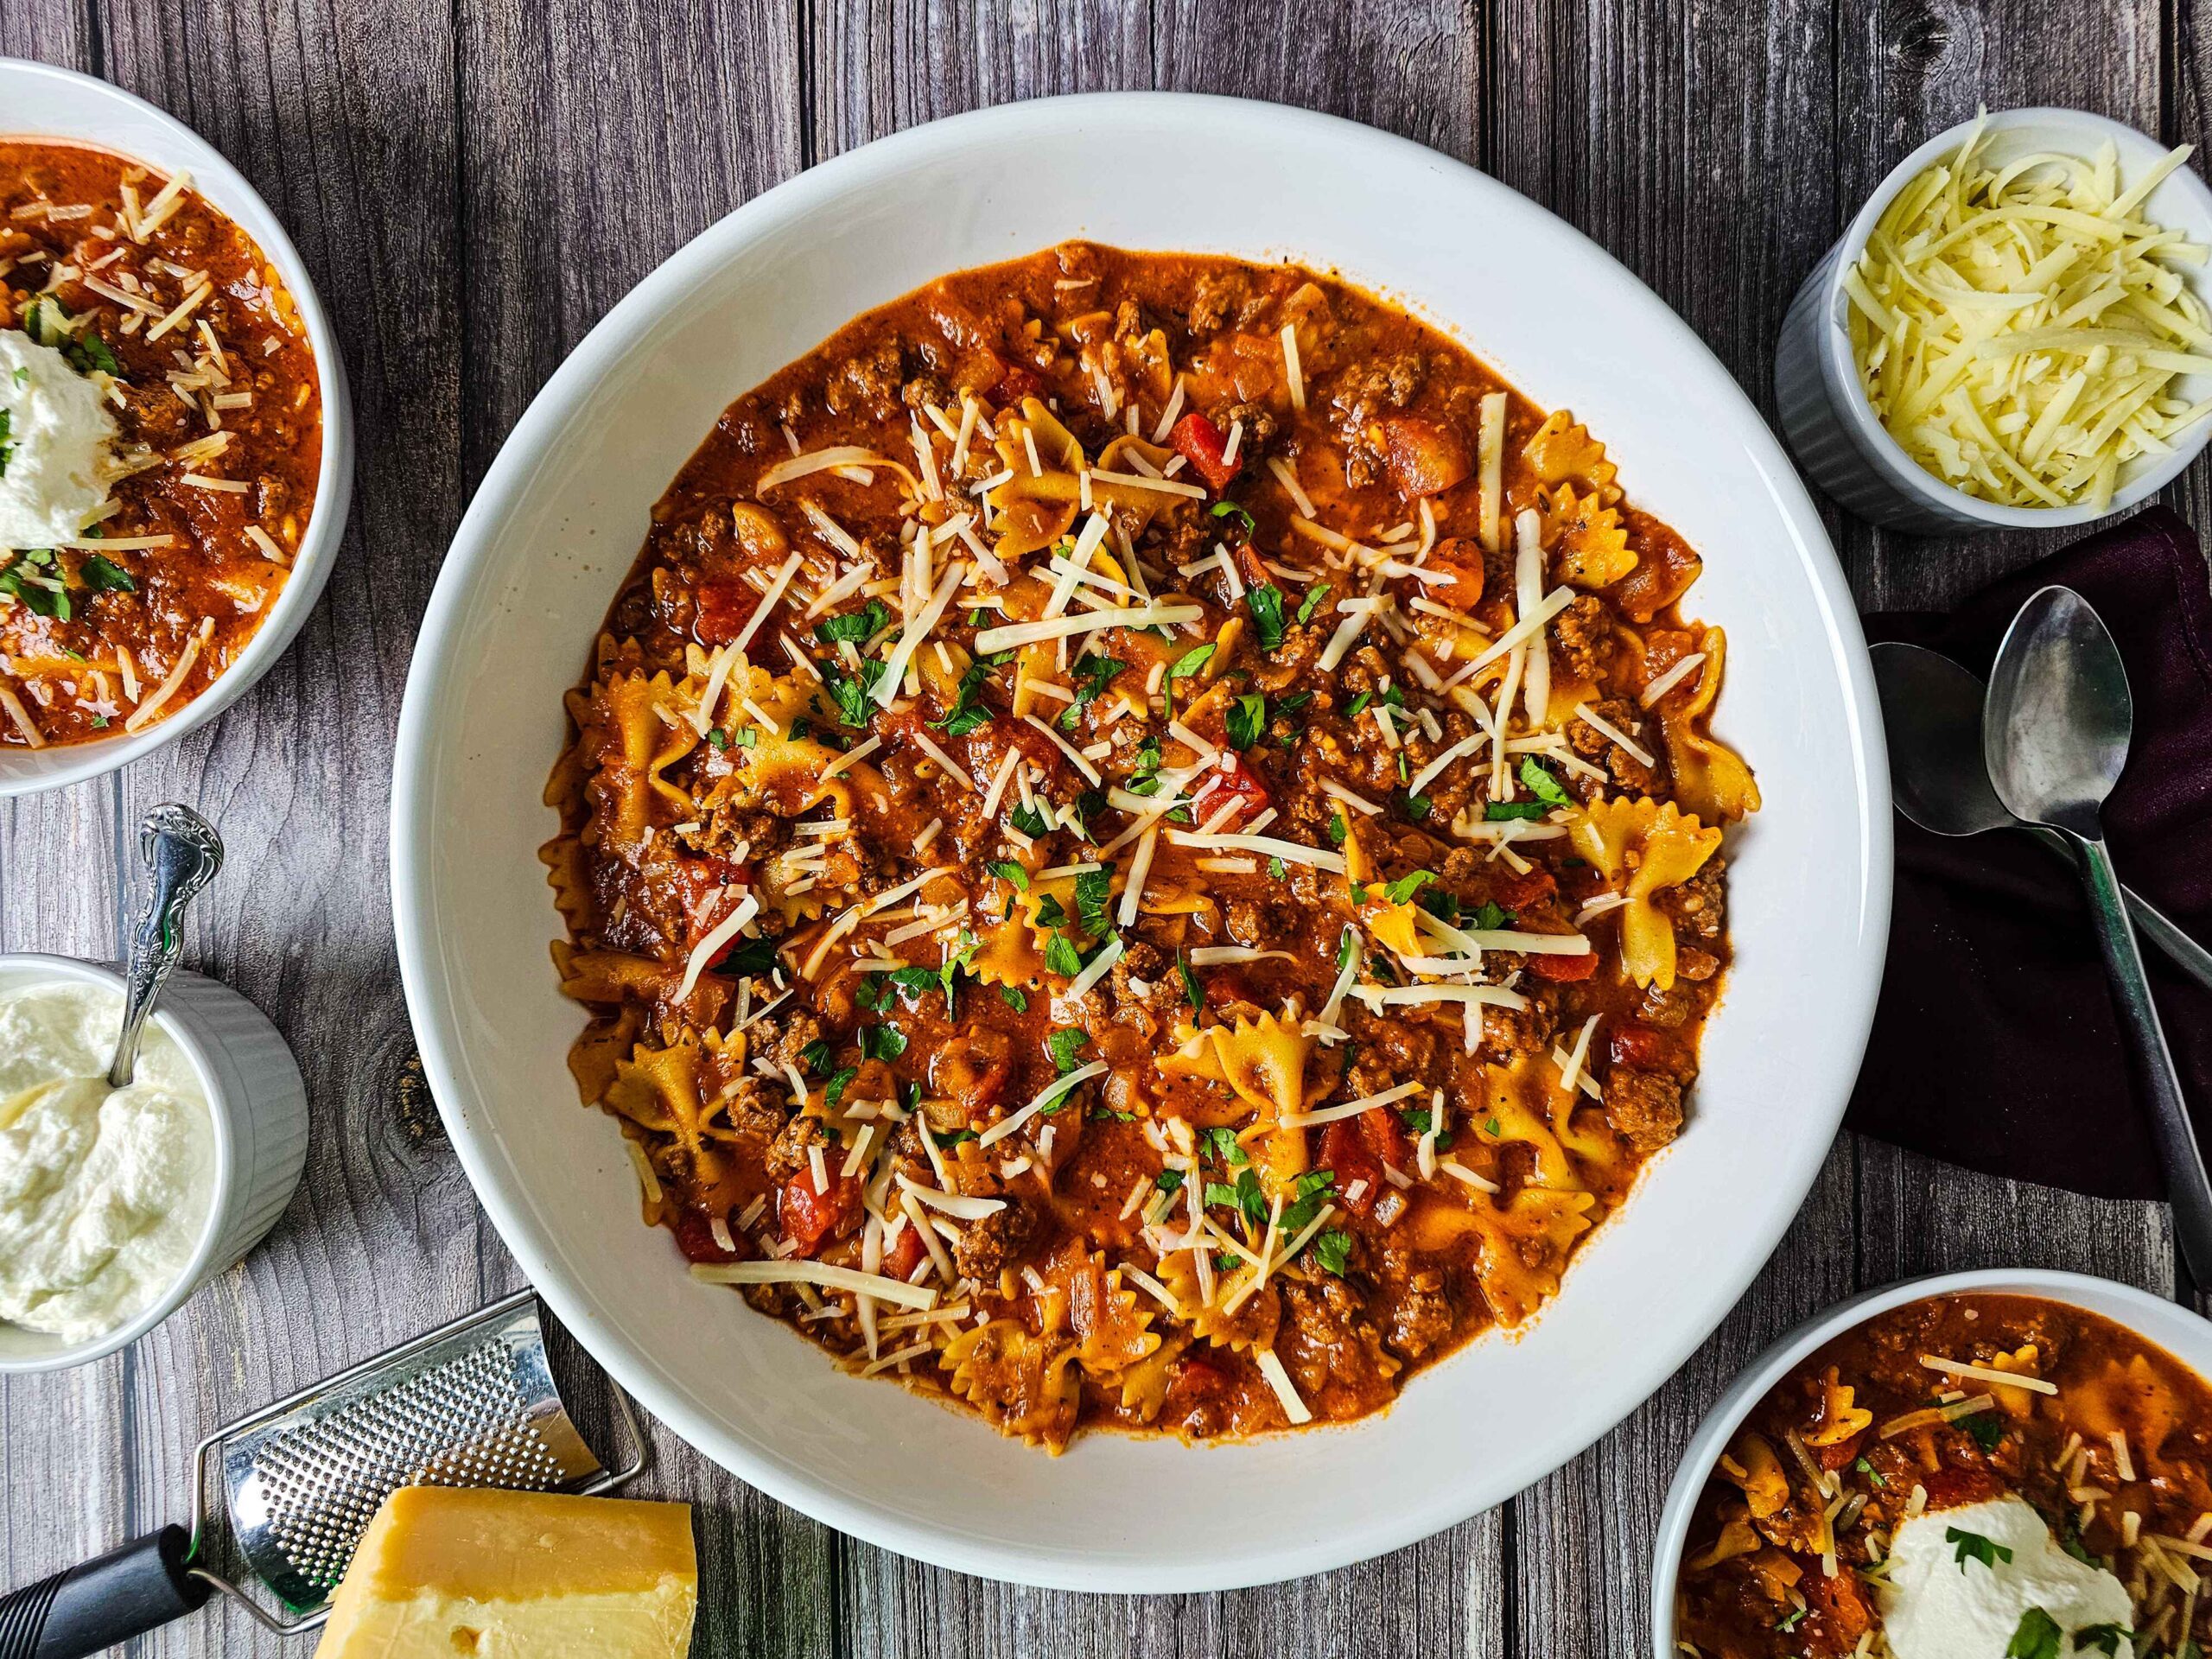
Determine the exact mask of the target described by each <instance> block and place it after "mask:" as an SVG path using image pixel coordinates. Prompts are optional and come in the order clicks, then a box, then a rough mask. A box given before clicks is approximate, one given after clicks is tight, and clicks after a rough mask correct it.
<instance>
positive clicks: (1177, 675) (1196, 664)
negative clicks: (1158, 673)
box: [1167, 640, 1215, 680]
mask: <svg viewBox="0 0 2212 1659" xmlns="http://www.w3.org/2000/svg"><path fill="white" fill-rule="evenodd" d="M1214 649H1215V647H1214V645H1213V642H1212V641H1211V640H1208V641H1207V642H1206V643H1205V645H1192V647H1191V648H1190V649H1189V650H1188V651H1186V652H1184V653H1183V654H1182V655H1181V656H1180V657H1178V658H1176V659H1175V660H1174V661H1173V663H1171V664H1168V667H1167V677H1168V678H1169V679H1170V680H1187V679H1189V678H1190V677H1191V676H1192V675H1193V674H1196V673H1197V672H1198V671H1199V670H1200V669H1202V668H1204V667H1205V665H1206V664H1207V663H1209V662H1211V660H1212V658H1213V653H1214Z"/></svg>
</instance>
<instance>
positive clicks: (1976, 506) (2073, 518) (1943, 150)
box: [1820, 105, 2212, 530]
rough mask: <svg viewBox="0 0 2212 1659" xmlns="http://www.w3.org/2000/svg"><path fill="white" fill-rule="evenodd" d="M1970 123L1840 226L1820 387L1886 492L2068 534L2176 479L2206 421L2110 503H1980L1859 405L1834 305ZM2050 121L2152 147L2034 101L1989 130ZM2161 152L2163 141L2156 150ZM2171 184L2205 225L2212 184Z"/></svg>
mask: <svg viewBox="0 0 2212 1659" xmlns="http://www.w3.org/2000/svg"><path fill="white" fill-rule="evenodd" d="M2036 125H2048V126H2064V127H2075V128H2078V129H2080V130H2082V131H2083V132H2084V133H2085V134H2087V135H2088V136H2090V137H2093V138H2096V139H2103V138H2110V139H2111V140H2112V141H2113V143H2114V144H2116V145H2118V146H2119V147H2120V149H2122V150H2123V151H2124V150H2125V149H2126V148H2127V147H2128V146H2129V145H2130V144H2146V143H2147V144H2157V143H2158V140H2156V139H2155V138H2153V137H2151V135H2150V134H2148V133H2146V132H2143V131H2141V130H2139V129H2137V128H2134V127H2131V126H2129V125H2128V124H2126V122H2124V121H2114V120H2113V119H2112V118H2110V117H2109V116H2102V115H2093V114H2091V113H2090V112H2089V111H2087V110H2069V109H2067V108H2065V107H2063V105H2033V106H2031V107H2030V108H2026V109H2018V110H1997V111H1992V112H1991V114H1990V116H1989V119H1988V123H1987V130H1989V131H1991V132H2003V131H2006V130H2010V129H2012V128H2013V127H2024V126H2036ZM1973 128H1974V122H1972V121H1961V122H1960V123H1959V124H1958V125H1956V126H1955V127H1951V128H1949V129H1948V130H1945V131H1942V132H1939V133H1937V134H1936V136H1935V137H1933V138H1930V139H1929V141H1928V142H1927V143H1924V144H1923V145H1921V146H1920V148H1919V149H1916V150H1914V151H1913V152H1912V154H1910V156H1906V157H1905V158H1904V160H1903V161H1902V162H1898V163H1897V165H1896V166H1895V167H1893V168H1891V169H1890V172H1889V175H1888V176H1887V177H1885V179H1883V181H1882V182H1881V184H1880V186H1879V187H1878V188H1877V189H1876V190H1875V192H1874V194H1872V196H1869V197H1868V198H1867V199H1866V206H1865V207H1861V208H1860V209H1859V213H1858V216H1857V217H1856V218H1854V219H1853V220H1852V221H1851V224H1850V225H1849V226H1848V227H1847V229H1846V230H1845V231H1844V233H1843V236H1842V238H1841V239H1840V240H1839V241H1838V242H1837V244H1836V247H1835V253H1836V258H1835V266H1834V270H1830V271H1829V272H1828V275H1827V281H1826V282H1824V283H1822V284H1821V310H1820V327H1821V378H1822V380H1823V381H1824V382H1825V383H1826V384H1827V391H1828V400H1829V402H1830V403H1831V404H1834V405H1835V406H1836V407H1837V408H1838V409H1839V410H1841V411H1842V412H1843V415H1844V418H1845V421H1846V423H1847V428H1848V430H1849V432H1850V435H1851V436H1852V438H1853V441H1854V442H1857V443H1858V445H1859V448H1860V449H1861V450H1862V451H1863V452H1865V453H1866V454H1867V455H1868V456H1869V458H1870V459H1872V461H1875V462H1876V464H1877V466H1878V468H1879V469H1880V470H1881V471H1882V472H1883V473H1884V474H1885V475H1886V478H1887V481H1888V482H1889V483H1890V485H1891V487H1892V488H1894V489H1897V490H1898V491H1900V492H1902V493H1905V494H1907V495H1909V496H1911V497H1912V498H1914V499H1916V500H1918V501H1919V502H1920V503H1922V504H1923V505H1927V506H1929V507H1932V508H1934V509H1935V510H1936V512H1940V513H1944V514H1951V515H1964V516H1965V517H1967V518H1972V519H1974V520H1975V521H1976V522H1977V523H1980V524H1988V525H1992V526H2005V527H2010V528H2015V529H2022V530H2066V529H2070V528H2073V527H2075V526H2076V525H2081V524H2098V523H2101V522H2102V521H2103V520H2105V519H2107V518H2114V517H2116V516H2118V515H2119V514H2120V513H2123V512H2126V511H2127V510H2128V509H2129V508H2131V507H2134V506H2138V505H2140V504H2141V503H2143V502H2144V501H2145V500H2148V499H2150V498H2151V497H2152V496H2153V495H2155V494H2157V493H2158V492H2159V491H2160V490H2162V489H2164V487H2165V486H2167V485H2168V484H2171V482H2173V480H2175V479H2176V478H2177V477H2178V476H2179V475H2180V474H2181V473H2182V471H2183V469H2184V468H2185V467H2188V465H2189V464H2190V462H2191V461H2195V460H2196V457H2197V455H2198V454H2200V453H2201V452H2202V449H2203V448H2204V446H2205V443H2206V442H2208V441H2212V420H2207V421H2202V422H2200V423H2198V425H2197V429H2196V435H2194V436H2193V437H2191V438H2190V440H2189V442H2187V443H2185V444H2183V446H2182V447H2181V448H2178V449H2177V450H2175V451H2174V453H2173V454H2171V455H2169V456H2167V457H2166V458H2165V459H2164V461H2160V462H2159V463H2158V465H2157V466H2156V467H2150V468H2148V469H2147V470H2145V471H2143V472H2140V473H2138V474H2136V475H2135V476H2134V477H2133V478H2132V479H2130V480H2127V481H2126V483H2125V484H2124V485H2122V486H2120V488H2118V489H2115V490H2114V491H2113V497H2112V499H2111V500H2110V501H2108V502H2107V503H2106V504H2105V505H2103V506H2101V507H2092V506H2088V505H2078V506H2071V507H2008V506H2005V505H2001V504H2000V503H1998V502H1993V501H1984V500H1982V499H1980V497H1979V496H1972V495H1968V494H1967V493H1965V492H1964V491H1962V490H1958V489H1955V488H1953V487H1952V486H1950V485H1948V484H1946V483H1944V482H1943V481H1942V480H1941V479H1939V478H1937V477H1936V475H1935V474H1933V473H1930V472H1929V470H1928V469H1927V468H1926V467H1923V466H1922V465H1921V464H1920V463H1919V462H1918V461H1915V460H1914V459H1913V458H1912V457H1911V456H1910V455H1909V454H1906V453H1905V448H1904V445H1903V444H1901V443H1899V442H1897V440H1896V439H1895V438H1894V437H1892V436H1891V435H1890V430H1889V429H1888V428H1887V427H1885V426H1884V425H1883V424H1882V423H1881V422H1880V421H1878V420H1877V419H1876V418H1875V416H1874V410H1873V405H1872V404H1870V403H1869V402H1868V401H1867V398H1866V388H1865V387H1863V386H1862V385H1859V365H1858V362H1857V360H1856V358H1855V356H1854V355H1853V352H1852V349H1851V331H1850V329H1848V328H1847V327H1845V326H1844V325H1843V324H1842V322H1841V321H1839V318H1840V315H1841V314H1840V311H1839V310H1838V305H1839V302H1841V303H1845V304H1847V303H1849V302H1848V300H1847V299H1846V298H1845V296H1844V291H1843V277H1844V272H1845V271H1846V270H1848V269H1849V268H1850V267H1851V266H1852V265H1853V264H1855V263H1856V262H1857V260H1858V258H1859V255H1860V254H1861V253H1862V252H1864V251H1865V250H1866V242H1867V238H1869V237H1871V236H1872V234H1873V231H1874V226H1875V225H1876V223H1877V222H1878V221H1879V219H1881V217H1882V215H1883V214H1884V213H1887V212H1888V211H1889V207H1890V204H1891V202H1892V201H1894V200H1897V196H1898V194H1900V193H1901V192H1902V191H1903V190H1904V188H1905V186H1906V185H1908V184H1910V182H1912V181H1913V180H1915V179H1916V178H1918V177H1919V176H1920V175H1921V174H1922V173H1923V172H1924V171H1925V170H1926V169H1927V168H1929V165H1930V164H1931V163H1933V162H1936V161H1937V160H1939V159H1940V158H1941V157H1942V156H1945V155H1946V154H1948V152H1950V151H1952V150H1954V149H1957V148H1959V146H1960V145H1961V144H1962V143H1965V142H1966V136H1967V133H1968V132H1970V131H1971V130H1973ZM2161 148H2162V149H2163V146H2161ZM2176 181H2179V183H2180V185H2181V188H2183V189H2184V190H2187V191H2190V192H2191V193H2192V194H2194V195H2195V196H2196V198H2197V205H2198V208H2199V210H2200V211H2201V212H2202V214H2203V216H2204V219H2205V221H2206V223H2207V224H2208V225H2212V186H2208V185H2207V184H2206V183H2205V181H2204V180H2203V178H2202V175H2199V174H2198V173H2197V172H2196V169H2195V168H2190V167H2187V166H2183V167H2179V168H2176V169H2175V170H2174V171H2173V172H2172V173H2171V174H2169V175H2167V178H2166V182H2168V183H2172V182H2176Z"/></svg>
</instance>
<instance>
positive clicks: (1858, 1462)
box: [1851, 1458, 1890, 1486]
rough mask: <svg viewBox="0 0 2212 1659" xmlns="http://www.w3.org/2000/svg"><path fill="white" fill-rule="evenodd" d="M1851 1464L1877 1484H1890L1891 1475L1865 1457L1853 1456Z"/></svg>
mask: <svg viewBox="0 0 2212 1659" xmlns="http://www.w3.org/2000/svg"><path fill="white" fill-rule="evenodd" d="M1851 1466H1852V1467H1853V1469H1856V1470H1857V1471H1859V1473H1860V1474H1862V1475H1864V1476H1866V1478H1867V1479H1868V1480H1870V1481H1872V1482H1873V1484H1875V1485H1877V1486H1886V1485H1888V1484H1890V1480H1889V1477H1888V1476H1886V1475H1885V1474H1883V1473H1882V1472H1881V1471H1879V1470H1878V1469H1876V1468H1875V1467H1874V1465H1872V1464H1871V1463H1869V1462H1867V1461H1866V1459H1864V1458H1853V1459H1852V1460H1851Z"/></svg>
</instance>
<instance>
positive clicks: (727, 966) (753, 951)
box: [715, 939, 776, 975]
mask: <svg viewBox="0 0 2212 1659" xmlns="http://www.w3.org/2000/svg"><path fill="white" fill-rule="evenodd" d="M775 966H776V947H775V945H774V944H773V943H772V942H771V941H769V940H767V939H746V940H743V941H741V943H740V944H738V946H737V948H736V949H735V950H732V951H731V952H730V953H729V954H728V956H726V957H723V958H722V959H721V963H720V964H719V965H718V966H717V967H716V968H715V972H716V973H718V974H738V975H745V974H767V973H772V972H773V971H774V970H775Z"/></svg>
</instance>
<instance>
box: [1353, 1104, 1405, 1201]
mask: <svg viewBox="0 0 2212 1659" xmlns="http://www.w3.org/2000/svg"><path fill="white" fill-rule="evenodd" d="M1352 1121H1353V1122H1356V1123H1357V1124H1358V1125H1359V1132H1360V1134H1361V1135H1362V1136H1363V1137H1364V1139H1365V1140H1366V1141H1367V1149H1368V1150H1369V1151H1370V1152H1371V1153H1373V1154H1375V1156H1376V1158H1377V1159H1379V1160H1381V1161H1382V1162H1383V1163H1386V1164H1388V1165H1389V1166H1390V1167H1391V1168H1393V1169H1403V1168H1405V1167H1406V1166H1408V1164H1410V1163H1412V1162H1413V1160H1414V1145H1413V1141H1411V1139H1409V1138H1408V1135H1407V1134H1406V1131H1405V1128H1404V1126H1403V1125H1402V1124H1401V1123H1400V1122H1399V1121H1398V1117H1397V1114H1396V1113H1395V1112H1393V1111H1392V1110H1390V1109H1389V1108H1388V1107H1385V1106H1370V1108H1368V1109H1367V1110H1365V1111H1363V1112H1362V1113H1361V1114H1360V1115H1359V1116H1357V1117H1356V1118H1354V1119H1353V1120H1352ZM1337 1185H1339V1186H1342V1185H1344V1183H1343V1182H1342V1181H1339V1182H1338V1183H1337Z"/></svg>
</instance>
